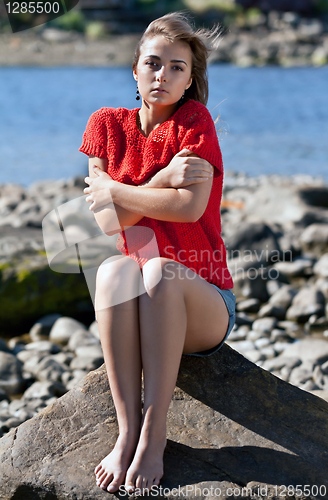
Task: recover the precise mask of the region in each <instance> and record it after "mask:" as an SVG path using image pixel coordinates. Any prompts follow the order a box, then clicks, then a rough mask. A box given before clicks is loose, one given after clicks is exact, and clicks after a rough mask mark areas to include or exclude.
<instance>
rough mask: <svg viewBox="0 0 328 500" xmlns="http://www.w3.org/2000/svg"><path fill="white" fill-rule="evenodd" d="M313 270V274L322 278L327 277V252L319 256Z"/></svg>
mask: <svg viewBox="0 0 328 500" xmlns="http://www.w3.org/2000/svg"><path fill="white" fill-rule="evenodd" d="M313 270H314V272H315V274H318V275H319V276H322V277H323V278H328V253H325V254H324V255H322V256H321V257H320V259H319V260H318V262H317V263H316V264H315V266H314V268H313Z"/></svg>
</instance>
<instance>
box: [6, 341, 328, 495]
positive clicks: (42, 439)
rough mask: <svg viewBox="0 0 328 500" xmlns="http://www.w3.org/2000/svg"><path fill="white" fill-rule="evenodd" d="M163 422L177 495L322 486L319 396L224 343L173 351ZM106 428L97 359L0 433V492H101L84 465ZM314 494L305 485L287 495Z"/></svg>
mask: <svg viewBox="0 0 328 500" xmlns="http://www.w3.org/2000/svg"><path fill="white" fill-rule="evenodd" d="M167 423H168V432H167V433H168V445H167V448H166V451H165V455H164V469H165V474H164V477H163V479H162V481H161V485H162V487H163V488H168V490H166V492H167V494H166V495H165V496H166V497H167V498H170V499H172V500H173V498H177V493H176V490H173V488H179V486H180V488H181V489H182V490H183V489H184V491H185V492H186V497H191V498H195V497H196V498H205V497H206V498H214V497H216V498H220V499H221V498H222V499H224V498H228V497H229V492H230V497H232V496H231V490H228V488H235V493H234V497H233V498H252V499H255V500H259V499H260V498H279V496H280V495H279V494H278V495H277V491H278V493H281V492H282V488H283V487H284V485H292V484H294V485H296V484H298V485H301V486H300V489H301V490H302V489H304V488H305V485H310V486H311V487H312V486H313V485H323V486H322V488H326V491H328V479H327V468H328V452H327V450H328V404H327V403H326V402H325V401H324V400H322V399H320V398H317V397H316V396H313V395H311V394H308V393H306V392H305V391H302V390H300V389H298V388H297V387H294V386H292V385H290V384H287V383H285V382H283V381H282V380H280V379H278V378H277V377H275V376H273V375H272V374H270V373H269V372H267V371H265V370H262V369H261V368H259V367H257V366H256V365H254V364H253V363H251V362H250V361H248V360H246V359H245V358H244V357H243V356H241V355H240V354H238V353H237V352H235V351H233V350H232V349H230V348H229V347H228V346H227V345H225V346H223V348H222V349H221V350H220V351H219V352H218V353H216V354H215V355H213V356H211V357H209V358H196V359H195V358H191V357H183V360H182V363H181V367H180V372H179V377H178V381H177V388H176V389H175V392H174V396H173V398H172V402H171V405H170V408H169V412H168V419H167ZM116 436H117V423H116V418H115V411H114V406H113V402H112V399H111V395H110V392H109V387H108V382H107V377H106V373H105V369H104V367H102V368H100V369H98V370H96V371H94V372H91V373H90V374H88V376H87V377H86V378H85V379H84V380H83V381H82V382H81V384H80V385H79V386H77V387H76V388H74V389H73V390H72V391H70V392H69V393H68V394H66V395H65V396H63V397H62V398H60V399H59V400H58V401H57V402H55V403H54V404H52V405H51V406H49V407H47V408H45V409H44V410H43V411H42V412H41V413H39V414H38V415H36V416H35V417H34V418H33V419H31V420H29V421H27V422H25V423H24V424H22V425H21V426H19V427H18V428H17V429H15V430H11V431H10V432H9V433H8V434H7V435H5V436H4V437H3V438H2V439H1V440H0V449H1V451H0V491H1V494H2V500H20V499H22V500H27V499H33V500H38V499H47V500H55V499H58V500H64V499H65V500H70V499H72V500H73V499H82V498H83V500H98V499H99V500H100V499H105V498H110V494H108V493H106V492H104V491H103V490H101V489H99V488H97V486H96V484H95V479H94V474H93V469H94V467H95V465H96V464H97V463H98V462H99V461H100V460H101V459H102V458H103V457H104V456H105V455H106V454H107V453H108V451H109V450H110V449H111V448H112V447H113V445H114V442H115V439H116ZM273 485H277V486H273ZM187 486H188V490H187V489H186V488H187ZM211 487H212V491H213V489H214V488H216V489H217V490H216V496H215V495H214V494H212V495H209V494H208V491H207V490H206V489H205V488H208V489H210V488H211ZM259 487H260V488H261V491H262V492H264V493H263V494H262V496H260V494H259V493H260V492H259ZM196 488H199V489H200V490H196ZM245 488H248V490H246V489H245ZM202 489H203V490H202ZM219 490H220V491H219ZM198 491H200V493H199V492H198ZM312 491H314V490H312ZM197 492H198V493H197ZM236 492H239V495H238V494H237V493H236ZM298 493H299V492H298ZM116 496H117V495H116ZM315 496H316V495H315V492H314V493H313V494H312V493H311V489H310V493H304V494H299V495H298V496H297V498H300V499H304V500H305V499H307V500H308V499H314V498H315ZM180 497H181V498H182V495H180ZM112 498H114V496H113V497H112ZM295 498H296V497H295ZM317 498H318V496H317Z"/></svg>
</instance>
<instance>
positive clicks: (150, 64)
mask: <svg viewBox="0 0 328 500" xmlns="http://www.w3.org/2000/svg"><path fill="white" fill-rule="evenodd" d="M146 64H148V66H157V64H156V63H155V62H154V61H147V62H146Z"/></svg>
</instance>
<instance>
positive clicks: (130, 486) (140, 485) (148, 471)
mask: <svg viewBox="0 0 328 500" xmlns="http://www.w3.org/2000/svg"><path fill="white" fill-rule="evenodd" d="M165 446H166V429H164V432H160V433H157V434H155V435H153V436H151V433H150V432H148V431H147V430H145V428H144V426H143V427H142V430H141V434H140V438H139V442H138V446H137V449H136V452H135V455H134V458H133V461H132V463H131V465H130V467H129V468H128V470H127V473H126V478H125V484H124V487H125V489H126V491H127V492H128V493H131V492H133V491H135V490H136V488H137V489H140V490H141V491H143V490H145V489H148V490H149V491H150V489H151V487H152V486H154V485H156V486H158V485H159V482H160V479H161V478H162V477H163V474H164V470H163V454H164V449H165Z"/></svg>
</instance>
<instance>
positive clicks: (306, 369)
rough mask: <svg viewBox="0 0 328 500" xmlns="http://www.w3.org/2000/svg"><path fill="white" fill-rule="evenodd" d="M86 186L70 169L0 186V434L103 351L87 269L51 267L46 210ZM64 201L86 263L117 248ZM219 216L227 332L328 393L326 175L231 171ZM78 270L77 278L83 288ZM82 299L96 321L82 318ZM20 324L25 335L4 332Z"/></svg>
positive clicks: (277, 367)
mask: <svg viewBox="0 0 328 500" xmlns="http://www.w3.org/2000/svg"><path fill="white" fill-rule="evenodd" d="M83 185H84V184H83V179H82V178H74V179H69V180H66V181H64V180H60V181H53V182H50V181H42V182H39V183H37V185H31V186H30V187H29V188H23V187H21V186H18V185H10V186H8V185H6V186H5V185H3V186H0V213H1V222H0V224H1V226H2V227H1V236H0V271H1V274H0V302H1V304H2V306H1V310H0V316H1V322H0V328H1V332H2V336H3V340H1V341H0V400H1V401H0V433H1V434H4V433H7V432H8V431H10V429H11V428H14V427H17V426H18V425H20V424H21V423H22V422H24V421H26V420H28V419H30V418H31V417H32V416H34V415H36V413H38V412H40V411H41V410H42V409H44V408H45V407H46V406H47V405H49V404H50V403H52V402H54V401H55V400H57V398H58V397H60V396H62V395H63V394H64V393H65V392H67V391H69V390H70V389H72V388H73V387H74V386H76V384H77V383H78V382H80V380H81V379H82V378H83V377H84V376H85V375H86V374H87V373H88V372H89V371H90V370H94V369H96V368H98V367H99V366H100V365H101V364H102V362H103V358H102V352H101V347H100V342H99V335H98V330H97V324H96V323H95V322H94V321H93V319H91V318H92V315H93V312H92V311H93V309H92V301H91V299H90V295H89V290H88V287H87V285H86V283H85V281H84V277H83V274H82V273H80V274H72V273H71V274H69V273H66V274H65V273H62V274H59V273H58V272H54V271H50V270H49V266H48V261H47V258H46V255H45V248H44V243H43V238H42V229H41V225H42V220H43V218H44V216H45V215H46V214H47V213H49V211H51V210H53V209H54V208H56V207H59V206H60V205H62V204H63V203H65V202H67V201H69V200H72V199H77V198H79V197H81V193H82V187H83ZM79 199H80V200H82V201H81V203H83V206H85V207H87V204H86V203H85V201H84V199H83V198H79ZM66 206H67V205H66ZM72 206H73V205H72ZM59 212H60V213H61V217H62V223H63V227H64V228H65V232H66V234H67V235H71V237H74V239H75V241H80V242H82V240H87V239H88V238H89V240H90V241H91V242H92V244H90V246H89V247H87V246H85V247H83V248H84V255H83V258H84V259H86V260H88V258H89V261H88V262H89V263H90V262H91V263H92V264H90V266H93V265H97V263H98V265H99V263H100V262H101V260H103V259H104V258H106V256H108V255H110V252H112V251H113V248H111V247H109V248H107V249H106V251H107V254H106V255H105V254H103V253H102V252H103V251H104V244H103V242H101V241H100V240H99V239H98V240H97V236H95V232H94V231H95V228H94V226H92V225H89V222H88V221H89V220H91V219H87V218H85V217H84V213H83V208H82V205H81V209H79V210H78V211H77V210H76V206H75V212H77V214H78V215H76V214H75V215H76V216H75V217H73V218H72V213H71V212H69V211H66V212H65V211H64V210H62V209H59ZM89 217H92V214H91V212H90V211H89ZM222 227H223V238H224V241H225V244H226V248H227V255H228V265H229V268H230V270H231V272H232V274H233V278H234V293H235V294H236V297H237V321H236V325H235V327H234V329H233V331H232V332H231V334H230V337H229V339H228V342H227V343H228V344H229V345H230V346H231V347H232V348H233V349H234V350H236V351H238V352H240V353H241V354H242V355H243V356H245V357H246V358H248V359H249V360H250V361H252V362H253V363H256V364H257V365H258V366H259V367H262V368H264V369H265V370H266V371H270V372H271V373H272V374H274V375H276V376H277V377H278V378H281V379H283V380H284V381H286V382H289V383H290V384H292V385H295V386H297V387H299V388H301V389H303V390H305V391H310V392H313V393H314V394H318V395H320V396H321V397H323V398H326V399H327V396H328V319H327V316H328V307H327V302H328V185H327V184H326V183H325V182H324V181H323V180H322V179H320V178H312V177H310V176H303V175H298V176H297V175H295V176H293V177H279V176H274V175H269V176H260V177H256V178H255V177H248V176H246V175H244V174H242V173H236V172H229V171H228V172H226V173H225V179H224V194H223V202H222ZM97 241H98V246H97ZM90 266H89V267H90ZM73 267H74V266H73ZM71 271H72V270H71ZM72 272H73V273H74V272H76V271H72ZM49 273H52V274H51V275H50V274H49ZM72 276H75V277H76V276H79V277H80V279H81V281H80V282H79V288H78V289H77V284H76V282H75V281H70V280H72ZM58 277H60V279H61V280H62V281H61V282H60V283H59V284H58V283H57V282H56V283H55V282H54V280H55V279H59V278H58ZM54 283H55V284H54ZM33 284H34V285H33ZM33 286H34V288H33ZM58 287H59V290H58ZM54 289H56V290H57V291H56V293H55V291H54ZM68 290H70V293H68ZM44 297H47V300H45V299H44ZM60 299H61V300H60ZM73 299H75V300H73ZM65 301H66V304H65ZM67 304H68V305H67ZM24 306H25V308H24ZM70 308H72V309H70ZM70 310H71V311H73V312H74V314H73V312H71V313H69V312H68V311H70ZM86 310H87V311H88V312H89V320H85V319H82V317H83V314H84V313H85V311H86ZM72 316H74V318H73V317H72ZM13 331H15V332H16V334H17V333H19V334H20V335H16V337H13V336H12V334H11V338H8V334H10V333H11V332H13ZM5 338H6V340H5Z"/></svg>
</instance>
